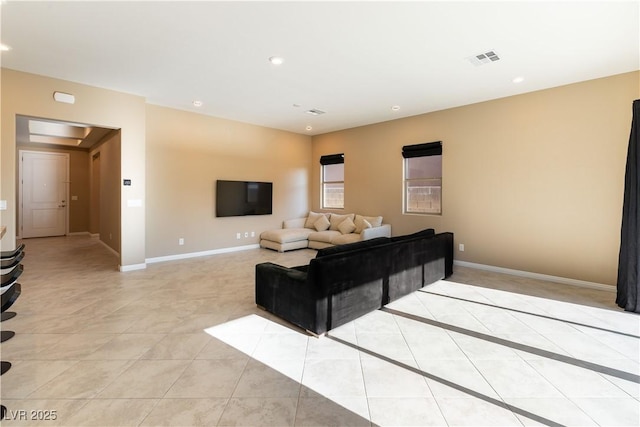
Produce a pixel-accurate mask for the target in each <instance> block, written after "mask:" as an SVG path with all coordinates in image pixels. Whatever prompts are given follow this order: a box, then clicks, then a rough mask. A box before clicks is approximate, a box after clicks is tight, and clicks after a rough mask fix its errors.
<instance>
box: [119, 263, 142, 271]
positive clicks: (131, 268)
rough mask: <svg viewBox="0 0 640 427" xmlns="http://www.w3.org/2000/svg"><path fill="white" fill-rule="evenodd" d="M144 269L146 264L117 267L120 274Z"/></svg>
mask: <svg viewBox="0 0 640 427" xmlns="http://www.w3.org/2000/svg"><path fill="white" fill-rule="evenodd" d="M145 268H147V264H146V263H142V264H131V265H119V266H118V270H120V272H122V273H125V272H127V271H136V270H144V269H145Z"/></svg>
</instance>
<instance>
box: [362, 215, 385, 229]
mask: <svg viewBox="0 0 640 427" xmlns="http://www.w3.org/2000/svg"><path fill="white" fill-rule="evenodd" d="M364 219H366V220H367V221H369V224H371V227H380V226H381V225H382V217H381V216H365V217H364Z"/></svg>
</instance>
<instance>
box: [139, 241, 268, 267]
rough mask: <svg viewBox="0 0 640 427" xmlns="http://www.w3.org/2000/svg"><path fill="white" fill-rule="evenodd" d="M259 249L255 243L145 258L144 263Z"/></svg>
mask: <svg viewBox="0 0 640 427" xmlns="http://www.w3.org/2000/svg"><path fill="white" fill-rule="evenodd" d="M259 248H260V245H259V244H257V243H256V244H254V245H245V246H233V247H230V248H221V249H212V250H210V251H201V252H191V253H187V254H177V255H167V256H160V257H154V258H147V259H146V260H145V261H146V262H147V264H154V263H156V262H165V261H177V260H181V259H187V258H197V257H201V256H209V255H218V254H226V253H229V252H239V251H246V250H249V249H259Z"/></svg>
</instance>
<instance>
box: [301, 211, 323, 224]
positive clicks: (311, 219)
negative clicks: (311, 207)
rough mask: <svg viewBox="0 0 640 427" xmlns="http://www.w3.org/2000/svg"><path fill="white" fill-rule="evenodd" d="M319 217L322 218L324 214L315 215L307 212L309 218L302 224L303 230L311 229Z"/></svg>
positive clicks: (315, 213)
mask: <svg viewBox="0 0 640 427" xmlns="http://www.w3.org/2000/svg"><path fill="white" fill-rule="evenodd" d="M321 216H324V214H321V213H317V212H309V216H308V217H307V220H306V221H305V222H304V228H313V224H315V223H316V221H317V220H318V219H320V217H321Z"/></svg>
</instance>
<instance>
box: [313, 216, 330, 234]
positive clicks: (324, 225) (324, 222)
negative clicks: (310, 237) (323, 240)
mask: <svg viewBox="0 0 640 427" xmlns="http://www.w3.org/2000/svg"><path fill="white" fill-rule="evenodd" d="M330 225H331V224H330V223H329V220H328V219H327V217H326V216H324V215H322V216H321V217H320V218H318V220H317V221H316V222H314V223H313V228H315V229H316V231H324V230H328V229H329V226H330Z"/></svg>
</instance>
